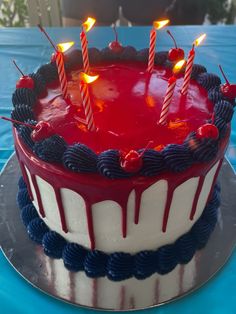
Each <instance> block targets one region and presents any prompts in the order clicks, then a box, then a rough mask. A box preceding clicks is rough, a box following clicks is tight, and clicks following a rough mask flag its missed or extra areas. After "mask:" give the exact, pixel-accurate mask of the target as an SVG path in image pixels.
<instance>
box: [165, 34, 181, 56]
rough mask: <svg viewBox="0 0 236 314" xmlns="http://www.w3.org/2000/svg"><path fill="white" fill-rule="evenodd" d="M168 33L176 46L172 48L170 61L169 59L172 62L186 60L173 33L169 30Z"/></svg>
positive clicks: (169, 54)
mask: <svg viewBox="0 0 236 314" xmlns="http://www.w3.org/2000/svg"><path fill="white" fill-rule="evenodd" d="M167 33H168V34H169V35H170V37H171V38H172V39H173V41H174V44H175V48H171V49H170V50H169V53H168V59H169V60H170V61H171V62H176V61H179V60H182V59H184V50H183V49H181V48H178V47H177V44H176V41H175V38H174V36H173V35H172V34H171V32H170V31H169V30H167Z"/></svg>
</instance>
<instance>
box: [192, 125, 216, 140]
mask: <svg viewBox="0 0 236 314" xmlns="http://www.w3.org/2000/svg"><path fill="white" fill-rule="evenodd" d="M196 136H197V138H199V139H204V138H210V139H213V140H217V139H218V137H219V130H218V128H217V127H216V126H215V125H214V124H210V123H206V124H204V125H202V126H200V127H199V128H198V129H197V132H196Z"/></svg>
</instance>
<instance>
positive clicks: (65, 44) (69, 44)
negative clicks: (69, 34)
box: [57, 41, 74, 52]
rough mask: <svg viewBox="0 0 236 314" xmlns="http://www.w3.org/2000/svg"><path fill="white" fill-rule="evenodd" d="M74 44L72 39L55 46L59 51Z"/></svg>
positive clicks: (65, 49)
mask: <svg viewBox="0 0 236 314" xmlns="http://www.w3.org/2000/svg"><path fill="white" fill-rule="evenodd" d="M73 45H74V42H73V41H69V42H68V43H60V44H58V45H57V48H58V50H59V51H60V52H65V51H67V50H68V49H69V48H70V47H72V46H73Z"/></svg>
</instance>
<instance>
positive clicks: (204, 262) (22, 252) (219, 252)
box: [0, 155, 236, 311]
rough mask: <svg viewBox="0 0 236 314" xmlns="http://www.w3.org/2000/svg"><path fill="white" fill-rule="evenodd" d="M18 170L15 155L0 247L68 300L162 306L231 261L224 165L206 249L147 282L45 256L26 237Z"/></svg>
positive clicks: (2, 185)
mask: <svg viewBox="0 0 236 314" xmlns="http://www.w3.org/2000/svg"><path fill="white" fill-rule="evenodd" d="M20 175H21V174H20V170H19V166H18V163H17V159H16V156H15V155H13V156H12V157H11V158H10V160H9V161H8V163H7V165H6V166H5V168H4V169H3V171H2V173H1V176H0V212H1V215H0V241H1V243H0V244H1V248H2V251H3V253H4V254H5V256H6V258H7V259H8V261H9V262H10V264H11V265H12V266H13V267H14V268H15V270H16V271H17V272H18V273H19V274H20V275H21V276H22V277H23V278H24V279H25V280H27V281H28V282H29V283H31V284H32V285H33V286H34V287H35V288H37V289H39V290H41V291H43V292H45V293H47V294H48V295H50V296H52V297H55V298H57V299H60V300H62V301H65V302H69V303H71V304H74V305H77V306H83V307H89V308H93V309H100V310H113V311H117V310H120V311H127V310H137V309H144V308H149V307H154V306H160V305H163V304H166V303H168V302H171V301H174V300H177V299H179V298H181V297H183V296H185V295H187V294H188V293H190V292H192V291H194V290H196V289H198V288H199V287H201V286H202V285H203V284H205V283H206V282H207V281H208V280H209V279H210V278H211V277H212V276H213V275H214V274H216V273H217V272H218V271H219V270H220V269H221V268H222V266H223V265H224V264H225V263H226V261H227V260H228V258H229V257H230V255H231V253H232V251H233V249H234V246H235V243H236V232H235V231H236V212H235V204H236V193H235V187H236V178H235V174H234V171H233V169H232V168H231V166H230V165H229V163H228V161H226V160H225V161H224V163H223V167H222V169H221V173H220V176H219V181H220V184H221V199H222V204H221V206H220V209H219V219H218V223H217V225H216V228H215V230H214V232H213V233H212V235H211V237H210V240H209V241H208V243H207V246H206V247H205V248H204V249H202V250H199V251H198V252H197V253H196V254H195V256H194V257H193V259H192V260H191V261H190V262H189V263H188V264H186V265H178V266H177V267H176V268H175V269H174V270H173V271H172V272H170V273H169V274H167V275H158V274H155V275H152V276H151V277H149V278H147V279H145V280H137V279H135V278H131V279H128V280H124V281H121V282H112V281H110V280H108V279H107V278H98V279H91V278H88V277H86V275H85V274H84V273H83V272H78V273H73V272H69V271H67V270H66V269H65V267H64V265H63V262H62V260H61V259H59V260H57V259H51V258H49V257H47V256H46V255H45V254H44V252H43V249H42V247H41V246H39V245H37V244H35V243H34V242H33V241H31V240H30V239H29V238H28V235H27V232H26V230H25V227H24V225H23V223H22V221H21V219H20V212H19V209H18V207H17V204H16V195H17V189H18V186H17V182H18V179H19V177H20Z"/></svg>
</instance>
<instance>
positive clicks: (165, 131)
mask: <svg viewBox="0 0 236 314" xmlns="http://www.w3.org/2000/svg"><path fill="white" fill-rule="evenodd" d="M91 72H93V73H94V74H98V75H99V78H98V79H97V80H96V81H95V82H93V83H92V84H90V96H91V103H92V110H93V114H94V121H95V125H96V127H98V129H99V130H98V132H95V133H94V132H88V131H87V128H86V126H85V124H84V123H83V122H81V119H84V118H85V117H84V111H83V106H82V103H81V97H80V93H79V89H78V80H79V70H78V71H72V72H71V74H70V75H68V92H69V94H70V96H71V98H70V99H71V103H72V104H73V105H69V104H67V103H66V102H65V101H64V100H63V98H62V96H61V91H60V87H59V86H58V84H57V83H55V84H54V85H50V87H48V94H47V96H46V97H42V98H40V99H39V100H38V102H37V104H36V106H35V112H34V113H35V116H36V119H37V121H40V120H42V121H47V122H49V123H50V125H51V127H52V129H53V130H54V132H55V133H57V134H59V135H61V136H62V137H63V138H64V139H65V141H66V142H67V143H68V144H73V143H75V142H80V143H84V144H86V145H88V146H89V147H90V148H92V149H93V150H95V151H96V152H101V151H103V150H106V149H112V148H113V149H118V150H123V151H130V150H138V149H141V148H144V147H145V146H146V145H147V143H148V142H149V141H153V145H152V147H155V146H158V145H167V144H170V143H176V144H181V143H183V141H184V139H185V138H186V136H187V135H188V134H189V133H190V132H191V131H196V130H197V128H199V127H200V126H201V125H202V124H204V123H206V122H207V121H208V120H209V119H210V118H211V114H212V111H213V104H212V102H211V101H210V100H208V96H207V92H206V90H205V89H204V88H202V87H201V86H199V84H197V82H195V81H194V80H192V81H191V83H190V86H189V93H188V96H187V97H181V94H180V90H181V87H182V84H183V75H182V74H178V75H177V82H176V88H175V92H174V96H173V105H172V106H170V111H169V115H168V122H169V121H171V126H170V125H169V126H167V127H166V126H165V127H163V126H160V125H159V124H157V121H158V120H159V117H160V112H161V108H162V104H163V97H164V95H165V91H166V87H167V83H168V79H169V78H170V77H171V76H172V71H171V70H170V69H167V68H164V67H155V69H154V71H153V73H152V74H151V76H150V74H148V73H147V71H146V66H145V65H144V64H140V63H135V62H133V63H123V64H122V63H116V64H105V65H101V66H98V67H96V68H91ZM196 117H197V118H196ZM160 134H161V136H160Z"/></svg>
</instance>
